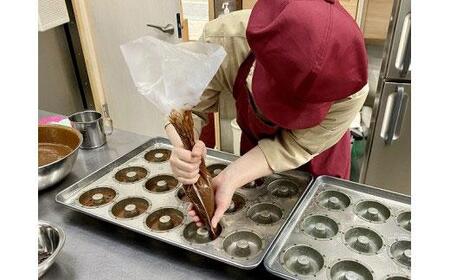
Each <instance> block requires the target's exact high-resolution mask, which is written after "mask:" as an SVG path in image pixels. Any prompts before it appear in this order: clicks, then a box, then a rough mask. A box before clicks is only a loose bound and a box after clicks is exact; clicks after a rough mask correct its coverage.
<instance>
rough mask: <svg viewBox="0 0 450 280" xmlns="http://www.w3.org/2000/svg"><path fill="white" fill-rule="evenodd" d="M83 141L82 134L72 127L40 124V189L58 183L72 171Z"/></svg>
mask: <svg viewBox="0 0 450 280" xmlns="http://www.w3.org/2000/svg"><path fill="white" fill-rule="evenodd" d="M82 141H83V138H82V136H81V134H80V133H79V132H78V131H76V130H75V129H73V128H71V127H66V126H62V125H56V124H52V125H39V127H38V174H39V176H38V180H39V184H38V185H39V190H42V189H44V188H47V187H50V186H52V185H54V184H56V183H57V182H59V181H61V180H62V179H63V178H64V177H65V176H67V174H69V173H70V171H71V170H72V166H73V164H74V162H75V160H76V158H77V155H78V149H79V147H80V145H81V143H82Z"/></svg>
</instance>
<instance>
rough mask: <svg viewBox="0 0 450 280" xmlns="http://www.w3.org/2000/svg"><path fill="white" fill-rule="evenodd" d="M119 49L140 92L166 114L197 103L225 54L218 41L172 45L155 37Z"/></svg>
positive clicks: (139, 40) (142, 38) (144, 38)
mask: <svg viewBox="0 0 450 280" xmlns="http://www.w3.org/2000/svg"><path fill="white" fill-rule="evenodd" d="M120 48H121V50H122V54H123V56H124V58H125V61H126V63H127V65H128V68H129V70H130V74H131V77H132V78H133V81H134V84H135V85H136V87H137V90H138V92H139V93H140V94H142V95H144V96H145V97H146V98H147V99H148V100H150V101H151V102H152V103H153V104H154V105H155V106H156V108H158V109H159V110H161V112H162V113H164V114H165V115H168V114H169V113H170V112H171V111H172V110H185V109H191V108H192V107H194V106H195V105H197V104H198V102H199V101H200V96H201V95H202V93H203V91H204V90H205V88H206V86H207V85H208V83H209V82H210V81H211V79H212V77H213V76H214V74H215V73H216V72H217V69H218V68H219V66H220V64H221V63H222V61H223V59H224V58H225V55H226V53H225V50H224V49H223V48H222V47H221V46H219V45H216V44H211V43H203V42H183V43H178V44H173V43H169V42H165V41H162V40H159V39H156V38H155V37H152V36H144V37H141V38H139V39H137V40H134V41H131V42H128V43H126V44H124V45H122V46H120Z"/></svg>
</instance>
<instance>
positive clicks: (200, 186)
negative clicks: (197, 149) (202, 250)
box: [169, 111, 217, 239]
mask: <svg viewBox="0 0 450 280" xmlns="http://www.w3.org/2000/svg"><path fill="white" fill-rule="evenodd" d="M169 119H170V123H171V124H172V125H173V126H174V127H175V129H176V131H177V132H178V135H180V138H181V141H182V142H183V145H184V148H185V149H187V150H192V148H193V147H194V145H195V138H194V122H193V120H192V112H191V111H184V112H183V113H180V112H177V111H172V113H170V116H169ZM199 169H200V172H199V173H200V177H199V179H198V181H197V183H195V184H194V185H183V188H184V191H185V192H186V195H187V197H188V199H189V201H190V202H192V204H193V206H194V209H195V211H196V212H197V213H198V215H199V217H200V219H201V220H202V222H203V223H204V224H205V225H206V226H207V227H208V230H209V232H210V234H211V237H212V239H214V238H216V237H217V234H216V231H215V229H214V228H213V227H212V226H211V219H212V217H213V215H214V211H215V204H214V189H213V187H212V186H211V174H209V172H208V169H206V165H205V160H204V159H203V158H202V161H201V163H200V168H199Z"/></svg>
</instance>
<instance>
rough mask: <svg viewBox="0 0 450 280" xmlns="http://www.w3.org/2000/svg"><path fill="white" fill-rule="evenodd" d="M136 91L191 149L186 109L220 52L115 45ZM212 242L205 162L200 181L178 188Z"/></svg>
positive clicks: (196, 46) (194, 46) (195, 45)
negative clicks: (161, 115) (165, 119)
mask: <svg viewBox="0 0 450 280" xmlns="http://www.w3.org/2000/svg"><path fill="white" fill-rule="evenodd" d="M121 50H122V54H123V56H124V58H125V61H126V63H127V65H128V68H129V70H130V74H131V77H132V78H133V81H134V84H135V85H136V88H137V91H138V92H139V93H140V94H142V95H144V96H145V97H146V99H148V100H149V101H150V102H152V103H153V104H154V105H155V106H156V108H158V109H159V110H160V111H161V112H162V113H164V114H165V115H167V116H168V117H169V120H170V122H171V123H172V124H173V126H174V127H175V129H176V130H177V132H178V134H179V135H180V137H181V140H182V141H183V144H184V147H185V148H186V149H188V150H192V148H193V146H194V145H195V138H194V129H193V120H192V113H191V109H192V108H193V107H194V106H195V105H197V104H198V102H199V101H200V96H201V95H202V93H203V91H204V90H205V88H206V86H207V85H208V83H209V82H210V81H211V79H212V78H213V76H214V75H215V73H216V72H217V70H218V68H219V66H220V64H221V63H222V61H223V59H224V58H225V55H226V53H225V51H224V49H223V48H222V47H221V46H219V45H215V44H209V43H202V42H185V43H179V44H172V43H168V42H165V41H161V40H159V39H156V38H154V37H151V36H145V37H142V38H139V39H137V40H135V41H132V42H129V43H126V44H124V45H122V46H121ZM183 188H184V190H185V192H186V195H187V197H188V198H189V200H190V201H191V202H192V204H193V206H194V208H195V210H196V212H197V213H198V215H199V217H200V219H201V220H202V222H203V223H204V224H205V225H206V226H207V227H208V229H209V231H210V235H211V237H212V238H215V237H216V236H217V234H216V231H215V229H213V228H212V226H211V218H212V216H213V215H214V210H215V205H214V190H213V188H212V186H211V175H210V174H209V173H208V171H207V169H206V166H205V162H204V160H203V159H202V162H201V164H200V178H199V180H198V181H197V183H195V184H194V185H184V186H183Z"/></svg>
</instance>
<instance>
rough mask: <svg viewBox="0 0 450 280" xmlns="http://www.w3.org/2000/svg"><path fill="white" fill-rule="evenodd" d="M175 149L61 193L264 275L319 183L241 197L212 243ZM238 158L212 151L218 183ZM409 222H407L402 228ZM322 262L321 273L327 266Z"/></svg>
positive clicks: (295, 181) (256, 190) (118, 220)
mask: <svg viewBox="0 0 450 280" xmlns="http://www.w3.org/2000/svg"><path fill="white" fill-rule="evenodd" d="M170 153H171V146H170V144H169V142H168V140H167V139H164V138H154V139H151V140H149V141H148V142H147V143H145V144H143V145H141V146H140V147H138V148H136V149H135V150H133V151H131V152H130V153H128V154H127V155H125V156H123V157H121V158H119V159H117V160H116V161H114V162H112V163H110V164H108V165H107V166H105V167H103V168H101V169H100V170H98V171H96V172H95V173H93V174H91V175H89V176H88V177H86V178H84V179H82V180H81V181H79V182H77V183H75V184H74V185H72V186H70V187H68V188H67V189H65V190H63V191H61V192H60V193H59V194H58V195H57V196H56V201H57V202H59V203H61V204H64V205H66V206H68V207H70V208H72V209H74V210H76V211H79V212H82V213H85V214H88V215H90V216H93V217H96V218H98V219H101V220H104V221H107V222H110V223H113V224H116V225H118V226H121V227H124V228H127V229H129V230H133V231H136V232H139V233H141V234H144V235H147V236H150V237H152V238H156V239H158V240H161V241H163V242H167V243H170V244H172V245H174V246H178V247H180V248H184V249H186V250H190V251H192V252H195V253H198V254H201V255H204V256H207V257H210V258H213V259H216V260H219V261H222V262H224V263H227V264H230V265H234V266H236V267H239V268H243V269H251V268H253V267H256V266H257V265H258V264H259V263H261V261H262V260H263V258H264V256H265V255H266V253H267V252H268V250H269V248H270V247H271V245H272V243H273V241H274V240H275V238H276V237H277V235H278V234H279V233H280V231H281V229H282V228H283V226H284V224H285V223H286V222H287V220H288V218H289V217H290V215H291V214H292V212H293V210H294V209H295V207H296V206H298V205H299V201H300V200H301V198H302V197H303V195H304V194H305V193H306V190H307V189H308V187H310V185H311V184H310V183H311V182H312V177H311V176H310V175H309V174H307V173H303V172H298V171H295V172H292V171H291V172H286V173H283V174H276V175H273V176H270V177H267V178H264V180H261V181H262V182H261V183H259V181H260V180H258V183H256V182H255V183H251V184H248V185H246V186H245V187H243V188H241V189H239V190H238V192H236V193H235V195H234V197H233V202H232V203H231V205H230V208H229V209H228V210H227V211H226V213H225V215H224V217H223V218H222V220H221V222H220V226H219V229H218V232H219V233H220V234H219V236H218V238H216V239H215V240H212V239H211V237H210V236H209V233H208V231H207V230H206V229H205V228H198V227H197V226H196V225H195V223H194V222H192V220H191V219H190V217H189V216H188V215H187V207H188V205H189V203H188V202H187V200H186V195H185V194H184V191H183V189H182V186H181V184H180V183H179V182H178V181H177V179H176V178H175V177H174V176H173V175H172V174H171V169H170V166H169V163H168V159H169V158H170ZM236 158H237V157H236V156H234V155H231V154H228V153H223V152H219V151H215V150H209V151H208V156H207V158H206V164H207V167H208V169H209V170H210V171H211V173H212V174H213V176H215V175H217V174H218V173H220V172H221V170H223V169H224V168H225V167H226V166H227V164H229V163H230V162H231V161H233V160H235V159H236ZM402 221H403V220H402ZM313 261H316V262H317V264H315V266H314V267H317V266H318V264H320V260H315V259H314V260H313Z"/></svg>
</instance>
